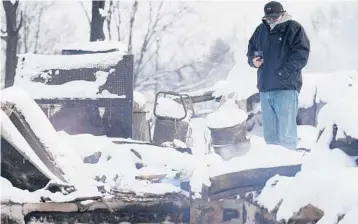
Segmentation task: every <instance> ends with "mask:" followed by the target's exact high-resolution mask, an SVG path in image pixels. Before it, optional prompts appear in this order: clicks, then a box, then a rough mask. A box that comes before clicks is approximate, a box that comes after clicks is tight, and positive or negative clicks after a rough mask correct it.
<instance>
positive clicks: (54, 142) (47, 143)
mask: <svg viewBox="0 0 358 224" xmlns="http://www.w3.org/2000/svg"><path fill="white" fill-rule="evenodd" d="M1 102H2V103H10V104H12V105H14V107H15V108H16V109H17V110H18V111H19V112H20V113H21V114H22V116H23V117H24V120H26V122H27V123H28V124H29V126H30V127H31V129H32V131H33V132H34V133H35V135H36V136H37V137H38V138H39V140H40V142H41V143H42V144H43V146H44V148H45V149H46V150H47V153H48V154H49V155H51V157H52V158H53V159H54V162H55V163H56V164H57V165H58V167H60V168H61V169H62V170H63V171H64V172H65V175H64V177H65V178H66V179H67V180H68V181H69V182H70V183H78V184H79V183H85V181H84V180H82V178H79V176H78V173H83V171H82V169H83V166H82V161H81V160H80V158H79V157H78V156H77V155H76V153H75V150H74V149H73V148H72V147H71V145H69V144H66V142H64V141H61V139H60V138H59V137H58V134H57V132H56V131H55V129H54V128H53V126H52V125H51V123H50V121H49V120H48V119H47V117H46V115H45V114H44V112H43V111H42V110H41V108H40V107H39V106H38V105H37V104H36V103H35V101H33V100H32V99H31V98H30V96H29V95H28V94H27V93H26V92H25V91H23V90H22V89H19V88H17V87H9V88H6V89H4V90H2V91H1ZM83 174H84V173H83ZM81 177H83V176H81Z"/></svg>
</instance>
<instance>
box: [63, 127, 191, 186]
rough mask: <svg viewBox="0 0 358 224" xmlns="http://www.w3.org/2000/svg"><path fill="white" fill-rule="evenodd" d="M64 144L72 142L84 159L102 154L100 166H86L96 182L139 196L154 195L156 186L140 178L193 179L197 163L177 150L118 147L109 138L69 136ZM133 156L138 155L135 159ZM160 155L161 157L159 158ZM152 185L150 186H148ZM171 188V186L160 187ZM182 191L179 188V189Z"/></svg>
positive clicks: (147, 146)
mask: <svg viewBox="0 0 358 224" xmlns="http://www.w3.org/2000/svg"><path fill="white" fill-rule="evenodd" d="M60 135H61V137H62V138H63V140H64V141H68V142H71V143H72V144H73V145H75V146H76V148H77V150H76V151H77V153H78V154H79V155H80V157H81V158H85V157H86V156H88V155H92V154H93V153H95V152H101V157H100V159H99V161H98V162H97V163H96V164H85V165H86V168H87V170H88V172H89V173H90V174H91V176H92V177H93V178H95V177H96V176H99V177H101V176H102V175H104V176H105V177H106V180H105V184H106V185H107V186H108V187H109V188H112V189H116V190H128V191H133V192H136V193H146V190H148V191H151V192H152V191H153V190H152V186H151V185H150V184H149V183H147V182H145V181H139V180H136V177H140V176H141V177H144V176H147V177H149V176H151V175H159V176H160V175H162V176H163V177H164V175H171V173H172V172H173V171H175V172H177V173H178V172H179V173H181V176H182V177H185V176H188V177H190V176H191V174H192V171H193V169H194V167H195V166H196V163H197V161H196V160H195V158H194V157H193V156H192V155H190V154H186V153H180V152H178V151H176V150H175V149H173V148H164V147H157V146H152V145H141V144H115V143H113V142H112V141H111V140H112V139H110V138H108V137H105V136H93V135H90V134H82V135H68V134H66V133H64V132H61V133H60ZM133 152H136V154H138V155H139V157H138V156H137V155H135V154H134V153H133ZM158 155H160V156H158ZM137 162H140V163H143V165H144V166H145V167H143V168H141V169H139V170H137V168H136V166H135V163H137ZM148 184H149V185H148ZM158 186H161V187H163V186H167V185H158ZM175 189H176V190H178V189H177V188H175ZM172 190H173V189H172V187H171V188H167V191H165V189H163V188H162V189H161V192H162V193H163V192H164V193H166V192H171V191H172Z"/></svg>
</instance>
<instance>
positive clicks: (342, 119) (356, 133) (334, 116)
mask: <svg viewBox="0 0 358 224" xmlns="http://www.w3.org/2000/svg"><path fill="white" fill-rule="evenodd" d="M350 88H351V89H350V91H349V92H348V91H346V94H345V96H344V97H342V98H337V99H336V100H332V101H331V102H330V103H329V104H327V105H325V106H324V107H322V109H321V111H320V113H319V115H318V119H317V120H318V125H317V127H318V129H322V128H324V127H327V126H332V125H333V124H334V123H335V124H337V126H338V129H342V130H344V132H345V133H346V134H347V135H349V136H351V137H354V138H358V125H354V124H358V116H357V114H358V107H357V106H356V102H354V100H353V99H358V86H357V87H355V88H353V87H350ZM342 111H344V112H342Z"/></svg>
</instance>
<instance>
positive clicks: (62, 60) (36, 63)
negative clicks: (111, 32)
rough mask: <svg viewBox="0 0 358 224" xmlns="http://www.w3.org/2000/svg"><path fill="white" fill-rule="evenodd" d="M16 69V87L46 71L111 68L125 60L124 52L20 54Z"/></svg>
mask: <svg viewBox="0 0 358 224" xmlns="http://www.w3.org/2000/svg"><path fill="white" fill-rule="evenodd" d="M18 57H19V62H18V64H17V68H16V77H15V85H16V84H17V82H18V81H19V80H21V79H24V80H26V81H31V80H32V78H33V77H35V76H37V75H38V74H39V73H41V72H43V71H46V70H54V71H56V69H62V70H69V69H80V68H93V67H94V66H98V65H101V67H108V68H109V67H111V66H115V65H117V63H118V62H119V61H120V60H121V59H122V58H123V52H110V53H105V54H81V55H39V54H32V53H26V54H20V55H18Z"/></svg>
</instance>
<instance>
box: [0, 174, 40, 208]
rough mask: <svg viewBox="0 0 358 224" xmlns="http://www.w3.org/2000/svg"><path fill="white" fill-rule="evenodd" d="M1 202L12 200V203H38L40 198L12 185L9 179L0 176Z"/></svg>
mask: <svg viewBox="0 0 358 224" xmlns="http://www.w3.org/2000/svg"><path fill="white" fill-rule="evenodd" d="M0 186H1V203H4V202H13V203H19V204H21V203H26V202H27V203H38V202H40V201H41V198H40V197H38V195H36V194H34V193H31V192H29V191H28V190H22V189H19V188H16V187H14V186H13V185H12V184H11V182H10V181H8V180H7V179H5V178H3V177H1V185H0Z"/></svg>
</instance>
